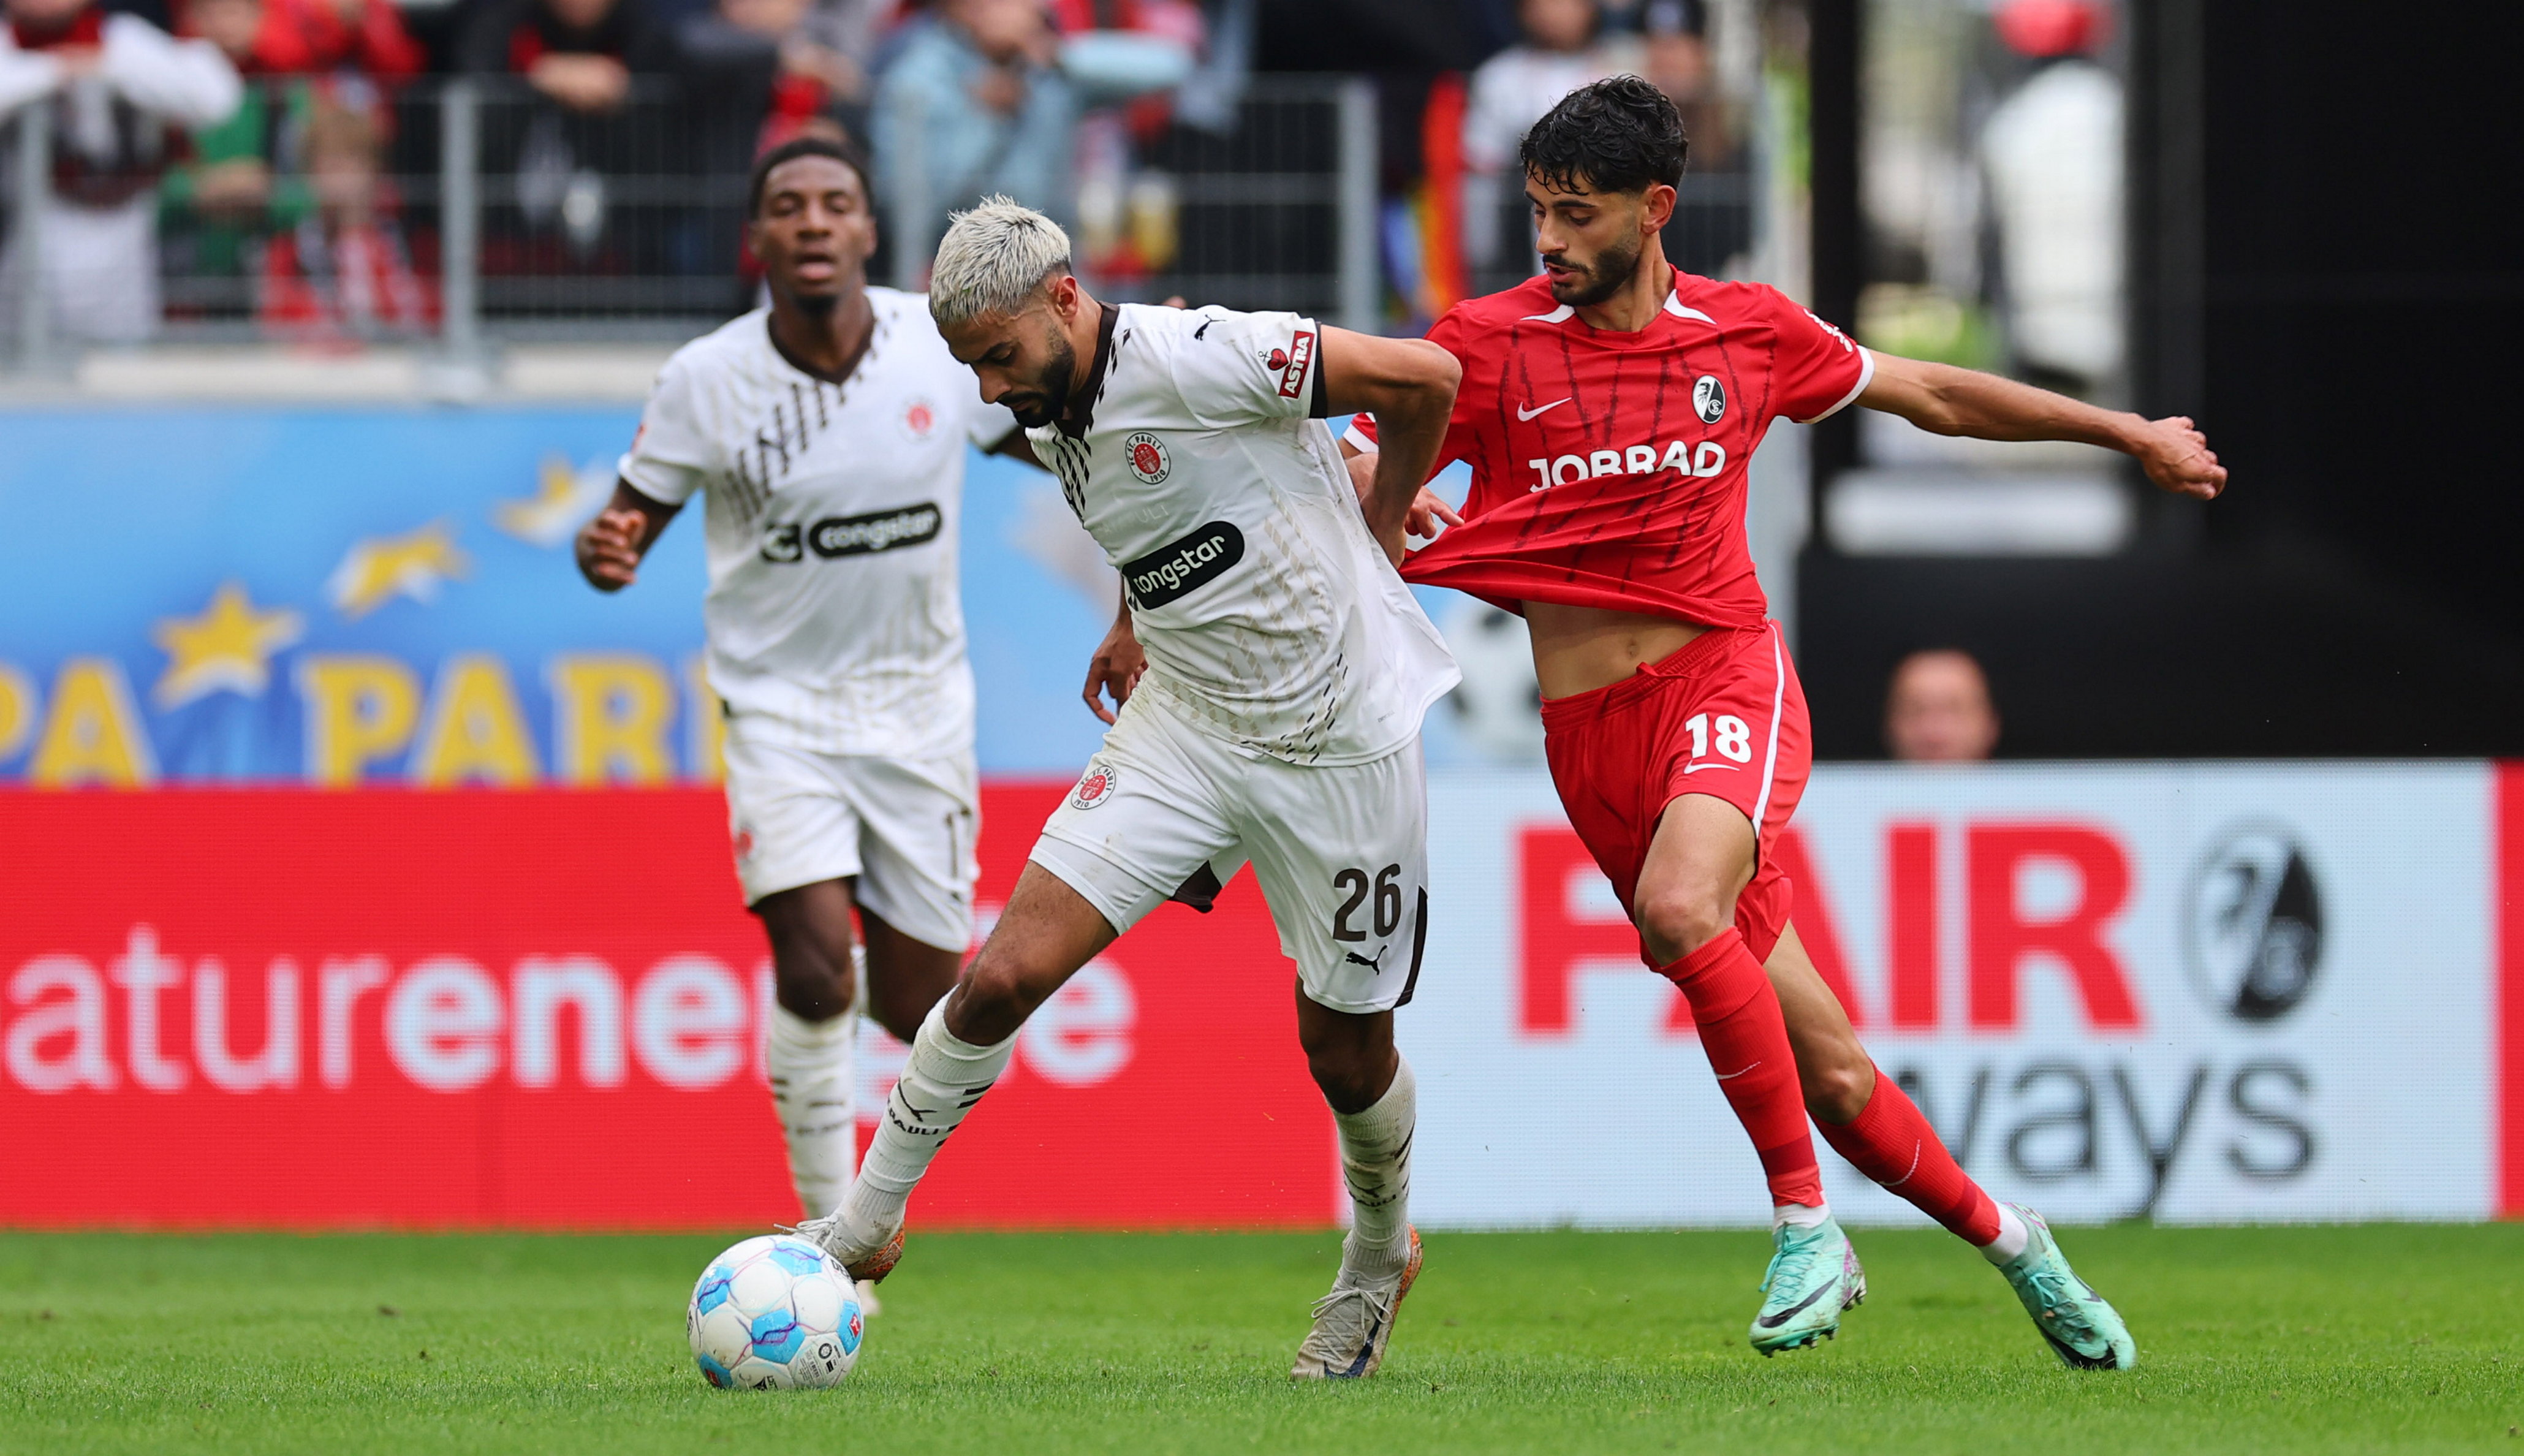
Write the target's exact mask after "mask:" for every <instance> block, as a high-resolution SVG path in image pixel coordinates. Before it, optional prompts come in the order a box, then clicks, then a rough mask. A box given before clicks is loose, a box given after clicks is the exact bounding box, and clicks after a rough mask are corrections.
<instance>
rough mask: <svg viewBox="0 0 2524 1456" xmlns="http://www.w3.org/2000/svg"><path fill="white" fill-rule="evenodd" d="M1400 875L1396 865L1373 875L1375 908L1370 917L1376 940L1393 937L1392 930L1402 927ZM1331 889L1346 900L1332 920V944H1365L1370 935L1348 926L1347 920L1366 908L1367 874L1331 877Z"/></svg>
mask: <svg viewBox="0 0 2524 1456" xmlns="http://www.w3.org/2000/svg"><path fill="white" fill-rule="evenodd" d="M1401 875H1402V866H1400V865H1398V864H1388V865H1386V866H1385V867H1384V868H1383V869H1381V870H1378V871H1377V872H1376V885H1375V896H1376V904H1375V906H1374V908H1373V910H1372V911H1371V913H1372V914H1373V916H1374V917H1375V925H1376V929H1375V931H1374V934H1375V935H1376V936H1378V937H1379V938H1383V937H1384V936H1389V935H1391V934H1393V932H1394V930H1395V928H1396V927H1398V926H1400V925H1401V924H1402V882H1401ZM1333 888H1334V889H1335V890H1338V891H1341V892H1343V893H1345V894H1346V895H1348V897H1349V898H1347V899H1345V900H1343V901H1341V907H1340V910H1339V912H1338V913H1337V914H1335V915H1334V916H1333V939H1334V940H1335V941H1364V940H1366V939H1367V938H1368V936H1369V934H1370V932H1368V931H1365V930H1361V929H1359V928H1357V927H1356V926H1353V925H1351V924H1350V917H1351V916H1352V915H1355V914H1357V913H1358V912H1359V910H1360V909H1361V908H1362V907H1364V906H1366V904H1367V899H1368V895H1369V887H1368V880H1367V871H1365V870H1363V869H1345V870H1342V871H1341V872H1340V873H1339V874H1336V875H1335V876H1333Z"/></svg>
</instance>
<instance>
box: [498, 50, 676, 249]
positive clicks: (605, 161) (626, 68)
mask: <svg viewBox="0 0 2524 1456" xmlns="http://www.w3.org/2000/svg"><path fill="white" fill-rule="evenodd" d="M459 58H460V64H461V69H462V70H463V71H465V72H467V73H472V74H476V75H496V74H500V73H508V74H512V75H519V76H523V77H524V78H525V81H526V84H527V85H529V86H531V87H533V88H534V89H535V91H536V92H537V93H539V94H540V95H541V96H542V97H543V98H544V100H545V101H546V102H548V103H550V104H549V105H547V106H545V107H542V108H539V109H537V110H535V111H533V112H532V113H530V114H528V115H527V116H525V117H523V118H519V117H517V116H516V115H514V114H513V113H511V112H510V111H509V110H508V109H505V108H502V109H497V110H495V111H494V112H493V114H492V117H491V120H490V121H488V122H487V123H486V125H485V126H484V134H485V140H484V149H485V151H486V152H487V153H488V154H489V155H491V156H494V157H498V156H509V157H513V158H514V159H515V161H514V163H513V166H514V169H515V174H516V199H517V214H518V216H519V217H520V218H522V219H523V220H524V222H525V224H526V226H527V227H528V228H529V229H530V230H541V229H544V228H547V227H549V226H551V225H552V224H553V223H555V222H558V224H559V225H560V231H561V235H562V237H563V239H564V240H565V241H566V243H567V244H568V248H569V255H570V256H569V260H568V263H567V264H566V265H565V267H569V268H572V269H579V268H588V267H596V266H597V265H598V263H599V260H598V259H597V253H598V250H599V247H600V245H601V244H602V243H603V241H604V239H605V236H606V229H607V220H608V219H607V213H608V211H609V201H608V192H609V188H608V186H607V180H606V179H607V176H608V175H626V174H632V173H637V172H647V173H650V174H657V173H662V172H665V171H667V170H669V166H670V164H669V162H668V160H667V158H666V157H664V156H663V155H662V141H661V138H660V133H659V129H658V127H657V126H655V124H653V125H651V126H650V127H649V128H647V129H646V130H645V131H644V130H641V129H638V128H636V127H635V126H634V125H632V124H631V123H630V122H629V121H626V120H624V119H623V118H622V117H621V116H620V113H621V112H622V110H623V108H624V107H625V106H626V105H627V104H628V103H629V102H630V100H631V80H632V77H633V76H635V75H663V74H667V73H671V72H673V70H674V69H675V63H676V60H677V57H676V54H675V48H674V42H673V37H672V36H671V35H670V34H669V33H668V32H667V30H666V28H665V27H664V26H663V25H662V24H659V23H658V21H657V20H656V18H655V13H654V12H653V11H651V9H650V8H649V5H648V3H647V0H488V3H487V4H486V5H485V6H484V8H483V9H482V10H481V11H480V12H479V13H477V14H476V15H475V16H474V17H473V19H472V21H471V22H469V23H468V24H466V26H465V30H464V36H463V40H462V42H461V45H460V47H459ZM652 120H653V121H654V120H655V119H652ZM520 122H522V125H521V124H520ZM644 143H646V145H644ZM518 241H519V240H517V239H513V238H507V237H493V238H491V239H489V240H488V247H486V253H490V252H495V250H496V251H505V250H506V249H507V248H508V247H509V246H510V245H511V244H515V243H517V242H518ZM632 241H633V242H634V243H635V244H646V245H648V246H650V247H652V248H654V247H655V244H656V243H657V241H658V240H657V239H656V238H655V237H642V236H637V235H635V237H634V238H633V240H632ZM517 256H520V257H523V256H530V253H526V252H521V253H519V254H518V255H517ZM558 262H559V261H558V260H550V261H549V262H548V263H547V264H546V266H547V267H550V266H553V265H557V264H558ZM486 266H488V265H487V264H486ZM632 267H634V269H635V270H655V269H656V268H657V267H658V264H657V261H656V260H655V259H651V258H643V259H640V260H638V261H637V262H635V263H634V264H633V265H632Z"/></svg>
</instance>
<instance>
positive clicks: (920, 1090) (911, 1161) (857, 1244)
mask: <svg viewBox="0 0 2524 1456" xmlns="http://www.w3.org/2000/svg"><path fill="white" fill-rule="evenodd" d="M1016 1049H1017V1039H1016V1038H1015V1037H1014V1036H1010V1037H1009V1038H1008V1039H1007V1040H1006V1041H1004V1042H1001V1043H997V1044H996V1045H993V1046H976V1045H974V1044H973V1043H970V1042H966V1041H963V1040H962V1039H960V1038H958V1037H957V1036H956V1035H955V1034H954V1033H952V1032H949V1031H948V1030H947V1002H946V1000H945V999H944V998H942V999H940V1001H939V1002H938V1004H937V1005H935V1006H932V1007H930V1008H929V1016H928V1019H927V1020H925V1021H923V1022H921V1023H920V1031H919V1033H918V1034H917V1035H915V1036H914V1037H913V1038H912V1039H911V1055H910V1056H909V1057H908V1058H906V1059H905V1060H904V1062H903V1064H902V1078H901V1080H900V1081H898V1082H897V1083H895V1085H894V1092H893V1094H892V1095H890V1096H888V1097H887V1098H886V1099H885V1117H884V1118H883V1119H882V1120H881V1121H879V1122H878V1123H877V1128H876V1141H872V1142H870V1143H869V1144H868V1151H867V1161H866V1162H865V1163H863V1164H861V1165H860V1167H859V1177H858V1182H856V1183H854V1184H852V1185H850V1191H849V1197H847V1198H845V1199H843V1200H842V1209H841V1219H842V1235H843V1238H842V1240H841V1241H840V1242H839V1243H838V1244H836V1245H834V1246H835V1247H844V1248H851V1249H865V1250H867V1251H869V1252H873V1251H874V1250H875V1249H876V1248H878V1247H880V1246H882V1245H883V1244H884V1242H885V1240H887V1239H889V1238H893V1237H894V1231H895V1230H897V1229H898V1228H900V1227H901V1226H902V1209H903V1205H904V1204H905V1203H908V1202H909V1201H910V1200H911V1190H912V1189H913V1188H915V1187H917V1186H918V1184H919V1183H920V1178H921V1175H922V1174H924V1173H926V1172H928V1171H929V1160H930V1159H931V1158H934V1157H936V1156H938V1149H939V1148H940V1147H941V1146H942V1145H944V1144H945V1143H946V1141H947V1134H949V1133H951V1132H953V1131H955V1129H956V1127H957V1126H958V1125H960V1124H961V1123H962V1122H963V1121H964V1114H965V1113H967V1112H970V1111H972V1110H973V1104H974V1103H976V1102H978V1101H980V1100H982V1093H984V1092H989V1091H990V1090H991V1084H993V1083H995V1082H996V1081H998V1080H999V1074H1001V1073H1003V1072H1005V1071H1006V1070H1007V1069H1008V1058H1009V1057H1011V1056H1013V1055H1015V1054H1016Z"/></svg>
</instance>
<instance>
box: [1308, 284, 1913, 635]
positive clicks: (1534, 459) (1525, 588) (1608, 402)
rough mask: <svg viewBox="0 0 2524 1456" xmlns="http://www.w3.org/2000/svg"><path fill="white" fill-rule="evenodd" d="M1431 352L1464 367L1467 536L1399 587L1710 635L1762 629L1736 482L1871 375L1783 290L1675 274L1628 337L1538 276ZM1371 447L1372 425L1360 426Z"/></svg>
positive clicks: (1450, 451)
mask: <svg viewBox="0 0 2524 1456" xmlns="http://www.w3.org/2000/svg"><path fill="white" fill-rule="evenodd" d="M1429 337H1430V338H1431V339H1432V341H1434V342H1436V343H1438V344H1441V345H1443V346H1444V347H1445V349H1446V352H1448V353H1449V354H1452V355H1454V356H1455V358H1456V359H1457V360H1458V361H1460V362H1461V363H1462V364H1463V370H1464V377H1463V384H1462V386H1461V387H1460V388H1459V389H1458V390H1457V391H1456V394H1455V411H1454V417H1453V419H1452V420H1451V421H1450V422H1449V424H1448V426H1447V430H1446V444H1445V448H1444V450H1443V451H1442V452H1441V456H1440V460H1439V464H1440V465H1441V466H1442V465H1443V464H1446V463H1449V462H1451V461H1459V460H1460V461H1468V462H1470V463H1471V465H1472V467H1473V489H1472V494H1471V495H1470V496H1469V497H1467V498H1466V500H1465V502H1464V510H1463V514H1464V523H1463V524H1462V525H1460V526H1455V527H1452V528H1450V529H1448V530H1447V531H1446V532H1445V533H1444V534H1443V535H1441V536H1439V537H1438V538H1437V539H1436V540H1435V541H1433V542H1432V543H1431V544H1430V545H1429V546H1427V547H1426V548H1424V549H1422V550H1420V551H1417V552H1414V553H1412V555H1411V556H1410V558H1408V559H1407V560H1406V561H1405V562H1404V563H1403V566H1402V575H1403V577H1404V579H1405V580H1408V581H1411V582H1413V583H1415V584H1418V585H1423V586H1440V587H1453V588H1455V589H1456V590H1458V591H1463V592H1469V593H1471V594H1473V595H1474V596H1477V597H1480V598H1482V599H1484V600H1486V601H1489V602H1493V603H1496V604H1497V605H1499V606H1500V607H1506V608H1507V609H1509V610H1511V611H1516V610H1519V609H1520V604H1522V603H1525V602H1557V603H1564V604H1567V605H1570V606H1576V607H1608V608H1611V609H1613V610H1616V611H1638V612H1649V613H1653V614H1655V615H1659V616H1672V617H1679V618H1681V619H1682V620H1684V621H1690V622H1699V623H1703V624H1706V625H1709V626H1714V627H1757V626H1760V625H1761V624H1762V622H1763V620H1764V619H1765V618H1766V617H1767V616H1768V614H1769V604H1768V603H1767V602H1766V601H1765V599H1764V598H1763V595H1762V586H1761V583H1760V582H1759V581H1757V580H1756V579H1755V578H1754V575H1753V555H1752V551H1751V549H1750V547H1749V546H1748V545H1747V544H1746V541H1745V535H1744V494H1745V467H1746V465H1748V464H1749V463H1750V462H1751V461H1752V459H1753V451H1754V449H1755V447H1757V446H1759V445H1760V444H1761V443H1762V436H1763V435H1764V434H1765V433H1766V432H1767V431H1768V430H1769V429H1770V427H1771V421H1772V420H1773V419H1792V420H1796V421H1798V422H1799V423H1810V422H1812V421H1814V420H1817V419H1820V418H1822V417H1823V416H1825V415H1828V414H1831V413H1834V412H1836V411H1838V410H1839V409H1841V407H1843V406H1845V405H1847V404H1848V403H1849V402H1850V401H1852V400H1854V399H1856V398H1858V395H1859V393H1860V391H1862V390H1864V389H1865V388H1866V387H1867V383H1868V381H1869V379H1870V378H1872V377H1873V376H1874V369H1875V362H1874V360H1873V359H1872V358H1871V357H1870V356H1869V354H1868V353H1867V351H1866V350H1864V349H1861V348H1859V347H1858V346H1857V345H1856V344H1854V343H1852V342H1851V341H1850V340H1849V339H1848V337H1847V336H1845V335H1843V334H1842V333H1841V331H1840V330H1838V329H1836V328H1834V327H1832V326H1831V325H1830V324H1828V323H1825V322H1823V321H1822V320H1821V319H1819V318H1817V317H1815V315H1812V314H1810V313H1808V312H1806V310H1805V309H1803V308H1802V307H1800V306H1798V305H1797V304H1796V303H1794V302H1792V301H1791V300H1790V299H1788V297H1787V296H1786V295H1784V294H1782V293H1780V292H1779V291H1778V290H1777V289H1775V288H1772V287H1770V286H1768V285H1767V284H1762V283H1729V282H1721V281H1718V280H1716V279H1712V278H1701V277H1695V276H1693V275H1691V274H1689V273H1685V272H1681V271H1679V270H1677V271H1676V272H1675V275H1674V292H1673V293H1672V294H1671V295H1669V296H1668V298H1667V299H1666V303H1665V307H1664V309H1663V310H1661V311H1660V312H1659V313H1658V315H1657V316H1656V320H1655V321H1654V322H1652V323H1650V324H1649V325H1648V326H1647V327H1646V328H1643V329H1640V330H1639V331H1637V332H1636V333H1612V332H1606V331H1603V330H1599V329H1596V328H1594V327H1593V326H1591V325H1589V324H1588V323H1587V322H1586V320H1585V319H1583V318H1580V317H1578V316H1577V311H1576V310H1575V309H1573V308H1570V307H1568V306H1566V305H1562V304H1558V303H1555V302H1554V301H1553V300H1552V297H1551V290H1550V287H1549V286H1548V284H1547V283H1546V282H1545V281H1544V280H1543V279H1541V278H1534V279H1531V280H1530V281H1528V282H1526V283H1524V284H1521V285H1519V286H1518V287H1515V288H1511V289H1509V290H1508V291H1507V292H1505V293H1494V294H1491V295H1490V296H1489V297H1487V298H1477V299H1472V300H1470V301H1468V302H1465V303H1462V304H1458V305H1456V306H1455V307H1454V308H1453V309H1451V310H1449V311H1447V314H1446V315H1445V316H1444V317H1442V318H1440V319H1438V320H1437V324H1436V326H1435V327H1434V328H1432V329H1431V330H1430V331H1429ZM1356 427H1357V428H1358V429H1359V431H1360V433H1361V434H1363V435H1365V436H1366V438H1367V439H1369V440H1371V441H1372V440H1373V439H1374V438H1375V434H1374V431H1375V422H1374V421H1373V420H1371V419H1368V418H1366V417H1365V416H1361V417H1360V419H1359V421H1358V423H1357V426H1356Z"/></svg>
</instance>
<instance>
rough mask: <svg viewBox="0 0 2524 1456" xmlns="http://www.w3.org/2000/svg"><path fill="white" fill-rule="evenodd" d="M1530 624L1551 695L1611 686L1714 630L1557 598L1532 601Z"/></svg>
mask: <svg viewBox="0 0 2524 1456" xmlns="http://www.w3.org/2000/svg"><path fill="white" fill-rule="evenodd" d="M1525 624H1526V627H1527V629H1528V630H1529V632H1530V633H1531V634H1532V637H1533V674H1534V679H1535V681H1536V682H1537V683H1538V684H1539V685H1540V687H1541V689H1542V696H1543V697H1545V698H1574V697H1576V696H1577V694H1579V693H1591V692H1593V691H1595V690H1596V689H1597V688H1608V687H1611V686H1612V685H1613V684H1615V683H1617V682H1620V681H1621V680H1622V679H1624V678H1626V677H1628V676H1629V675H1630V674H1632V673H1634V672H1636V671H1638V670H1639V667H1640V665H1641V664H1643V663H1647V662H1655V661H1659V660H1662V659H1663V658H1666V657H1670V656H1673V655H1675V653H1678V652H1680V651H1682V650H1683V649H1684V648H1685V647H1687V646H1689V645H1690V643H1691V640H1692V639H1693V638H1695V637H1698V636H1699V635H1700V634H1701V633H1703V632H1706V631H1708V630H1709V629H1708V628H1707V627H1704V626H1702V625H1700V624H1699V623H1698V622H1686V621H1680V620H1677V619H1676V618H1674V617H1670V616H1651V615H1649V614H1648V613H1646V612H1641V611H1612V610H1609V609H1607V608H1605V607H1571V606H1567V605H1564V604H1561V603H1557V602H1528V603H1526V604H1525Z"/></svg>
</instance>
